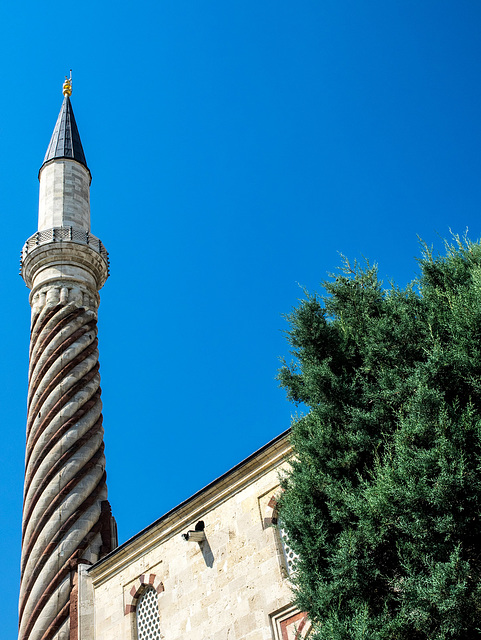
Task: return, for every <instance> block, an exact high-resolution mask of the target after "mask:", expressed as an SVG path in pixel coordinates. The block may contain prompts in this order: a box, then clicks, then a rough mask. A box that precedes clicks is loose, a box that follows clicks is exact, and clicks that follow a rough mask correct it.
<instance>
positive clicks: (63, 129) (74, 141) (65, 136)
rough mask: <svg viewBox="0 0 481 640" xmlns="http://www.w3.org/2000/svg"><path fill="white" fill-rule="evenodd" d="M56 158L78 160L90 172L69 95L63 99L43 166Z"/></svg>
mask: <svg viewBox="0 0 481 640" xmlns="http://www.w3.org/2000/svg"><path fill="white" fill-rule="evenodd" d="M55 158H70V159H71V160H76V161H77V162H79V163H80V164H83V166H84V167H85V168H86V169H87V170H88V166H87V161H86V159H85V154H84V150H83V148H82V143H81V142H80V134H79V132H78V129H77V123H76V122H75V117H74V115H73V109H72V104H71V102H70V98H69V96H68V95H65V98H64V99H63V103H62V108H61V109H60V113H59V114H58V118H57V124H56V125H55V129H54V130H53V134H52V138H51V140H50V144H49V145H48V149H47V153H46V154H45V158H44V160H43V164H42V167H43V165H44V164H45V163H46V162H49V161H50V160H54V159H55Z"/></svg>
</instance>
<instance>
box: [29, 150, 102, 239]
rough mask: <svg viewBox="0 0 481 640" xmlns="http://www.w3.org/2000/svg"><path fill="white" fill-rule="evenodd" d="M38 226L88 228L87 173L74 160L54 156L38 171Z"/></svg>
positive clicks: (45, 227) (47, 227)
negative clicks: (54, 157)
mask: <svg viewBox="0 0 481 640" xmlns="http://www.w3.org/2000/svg"><path fill="white" fill-rule="evenodd" d="M39 178H40V194H39V204H38V230H39V231H43V230H44V229H50V228H51V227H68V226H73V227H77V228H78V229H83V230H85V231H90V173H89V172H88V170H87V169H86V168H85V167H84V166H83V165H81V164H79V163H78V162H75V160H67V159H64V160H59V159H55V160H53V161H51V162H49V163H47V164H46V165H44V166H43V167H42V169H41V170H40V174H39Z"/></svg>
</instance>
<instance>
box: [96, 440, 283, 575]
mask: <svg viewBox="0 0 481 640" xmlns="http://www.w3.org/2000/svg"><path fill="white" fill-rule="evenodd" d="M290 432H291V429H290V428H289V429H286V430H285V431H283V432H282V433H280V434H279V435H278V436H276V437H275V438H273V439H272V440H270V441H269V442H267V443H266V444H265V445H263V446H262V447H261V448H260V449H257V451H254V453H251V454H250V455H249V456H247V458H244V460H242V461H241V462H239V463H238V464H236V465H235V466H234V467H232V468H231V469H229V470H228V471H226V472H225V473H223V474H222V475H221V476H219V477H218V478H216V479H215V480H213V481H212V482H210V483H209V484H207V485H206V486H205V487H203V488H202V489H200V490H199V491H196V493H194V494H193V495H192V496H190V497H189V498H187V499H186V500H184V501H183V502H181V503H180V504H178V505H177V506H175V507H173V508H172V509H170V510H169V511H167V513H165V514H164V515H163V516H161V517H160V518H158V519H157V520H154V522H152V523H151V524H149V525H147V526H146V527H144V529H142V530H141V531H139V532H138V533H136V534H135V535H133V536H132V537H131V538H129V539H128V540H126V541H125V542H123V543H122V544H120V545H119V546H118V547H116V548H115V549H113V550H112V551H111V552H110V553H108V554H107V555H106V556H104V557H103V558H101V559H100V560H98V561H97V562H96V563H95V564H93V565H92V566H91V567H89V569H88V571H89V572H90V571H94V570H96V569H98V568H99V567H100V566H101V565H103V564H104V563H106V562H107V561H108V560H110V559H112V558H113V557H114V556H115V555H116V554H117V553H120V552H121V551H124V550H125V549H126V548H127V547H128V546H129V545H131V544H132V543H133V542H135V541H136V540H138V539H139V538H141V537H142V536H143V535H145V534H146V533H148V532H149V531H151V530H152V529H154V528H155V527H157V526H159V525H160V524H162V522H164V521H166V520H168V519H169V518H171V517H172V516H173V515H175V513H176V512H178V511H180V510H182V509H184V508H185V507H187V506H188V505H189V504H190V503H194V502H195V500H196V499H198V498H199V497H200V496H202V495H203V494H205V493H207V492H208V491H210V490H212V489H213V488H214V487H215V486H216V485H218V484H220V483H222V481H224V480H225V479H226V478H228V477H229V476H231V475H233V474H234V473H236V472H238V471H240V470H241V469H242V468H243V467H245V466H247V465H248V464H249V463H250V462H252V461H253V460H254V459H255V458H258V457H260V456H261V455H262V454H263V453H265V452H266V451H268V450H269V449H271V448H273V447H274V446H275V445H276V444H278V443H281V442H282V440H285V439H287V438H288V436H289V434H290Z"/></svg>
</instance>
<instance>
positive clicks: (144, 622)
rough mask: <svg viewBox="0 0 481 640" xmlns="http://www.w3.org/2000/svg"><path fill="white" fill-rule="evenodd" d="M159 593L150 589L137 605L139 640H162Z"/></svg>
mask: <svg viewBox="0 0 481 640" xmlns="http://www.w3.org/2000/svg"><path fill="white" fill-rule="evenodd" d="M158 598H159V596H158V594H157V591H156V590H155V589H154V588H153V587H148V588H147V589H146V590H145V591H144V593H143V594H142V595H141V596H140V598H139V601H138V603H137V608H136V611H137V640H160V619H159V601H158Z"/></svg>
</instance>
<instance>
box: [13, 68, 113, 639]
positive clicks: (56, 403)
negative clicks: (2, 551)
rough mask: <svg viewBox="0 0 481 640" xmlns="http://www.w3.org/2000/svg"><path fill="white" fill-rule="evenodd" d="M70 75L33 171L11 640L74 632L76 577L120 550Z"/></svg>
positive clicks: (86, 181) (95, 274)
mask: <svg viewBox="0 0 481 640" xmlns="http://www.w3.org/2000/svg"><path fill="white" fill-rule="evenodd" d="M71 93H72V83H71V78H66V81H65V83H64V86H63V94H64V100H63V104H62V108H61V109H60V113H59V116H58V119H57V124H56V125H55V129H54V132H53V135H52V139H51V140H50V144H49V147H48V149H47V153H46V155H45V159H44V162H43V164H42V166H41V168H40V172H39V180H40V198H39V212H38V231H37V233H35V234H34V235H33V236H32V237H31V238H29V239H28V240H27V242H26V243H25V246H24V248H23V251H22V258H21V275H22V277H23V279H24V280H25V282H26V284H27V286H28V287H29V288H30V289H31V293H30V306H31V308H32V322H31V337H30V365H29V386H28V415H27V448H26V461H25V489H24V508H23V523H22V532H23V538H22V569H21V584H20V601H19V618H20V619H19V640H27V639H28V640H73V639H76V638H77V635H76V629H77V625H78V619H77V575H78V566H79V564H81V563H85V564H91V563H94V562H96V561H97V560H98V559H99V558H100V557H102V556H103V555H105V554H106V553H108V552H109V551H111V549H112V548H113V547H114V546H115V545H116V535H115V522H114V521H113V519H112V517H111V513H110V506H109V503H108V501H107V486H106V482H105V457H104V451H103V450H104V445H103V428H102V414H101V411H102V404H101V400H100V376H99V364H98V349H97V309H98V305H99V294H98V290H99V289H100V288H101V287H102V286H103V284H104V283H105V281H106V280H107V277H108V275H109V266H108V265H109V262H108V254H107V251H106V250H105V247H104V246H103V244H102V243H101V242H100V240H99V239H98V238H96V237H95V236H94V235H92V234H91V233H90V181H91V175H90V171H89V169H88V167H87V163H86V160H85V155H84V152H83V149H82V143H81V142H80V136H79V132H78V129H77V125H76V123H75V118H74V115H73V111H72V105H71V102H70V96H71Z"/></svg>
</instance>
